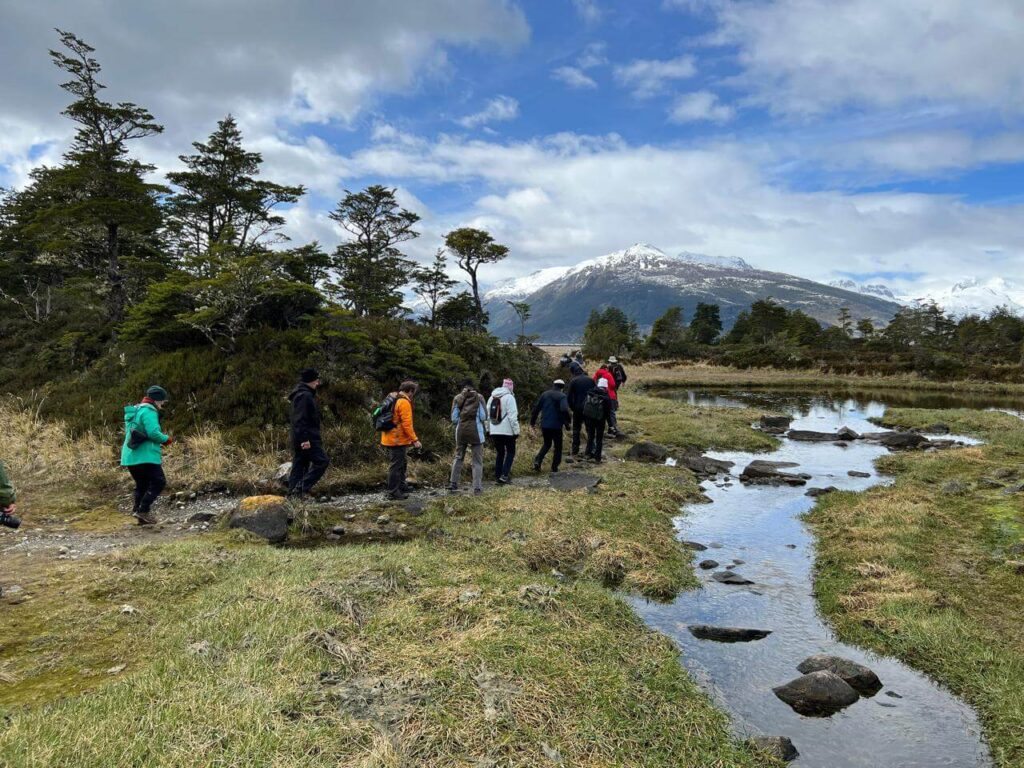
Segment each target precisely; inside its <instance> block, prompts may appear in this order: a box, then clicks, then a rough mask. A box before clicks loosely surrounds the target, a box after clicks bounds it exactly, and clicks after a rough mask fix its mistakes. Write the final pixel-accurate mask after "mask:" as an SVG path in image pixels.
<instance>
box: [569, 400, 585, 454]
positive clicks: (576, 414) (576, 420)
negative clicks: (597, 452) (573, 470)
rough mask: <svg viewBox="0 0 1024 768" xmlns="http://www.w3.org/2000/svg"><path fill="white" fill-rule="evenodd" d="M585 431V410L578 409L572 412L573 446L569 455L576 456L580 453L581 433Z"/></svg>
mask: <svg viewBox="0 0 1024 768" xmlns="http://www.w3.org/2000/svg"><path fill="white" fill-rule="evenodd" d="M582 430H583V410H582V409H579V408H577V409H576V410H575V411H573V412H572V446H571V448H570V449H569V453H570V454H571V455H573V456H575V455H576V454H577V453H579V452H580V432H581V431H582Z"/></svg>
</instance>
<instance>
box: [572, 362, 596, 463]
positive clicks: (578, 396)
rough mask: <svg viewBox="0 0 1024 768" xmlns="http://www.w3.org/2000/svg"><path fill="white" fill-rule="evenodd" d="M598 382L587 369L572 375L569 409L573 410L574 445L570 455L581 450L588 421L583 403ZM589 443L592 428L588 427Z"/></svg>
mask: <svg viewBox="0 0 1024 768" xmlns="http://www.w3.org/2000/svg"><path fill="white" fill-rule="evenodd" d="M595 386H597V385H596V384H594V380H593V379H592V378H590V376H588V375H587V373H586V371H584V370H583V369H582V368H580V372H579V373H577V374H576V375H575V376H573V377H572V380H571V381H570V382H569V395H568V399H569V410H570V411H572V445H571V447H570V449H569V455H570V456H576V455H578V454H579V452H580V432H581V431H582V430H583V426H584V424H585V423H586V419H585V418H584V416H583V404H584V403H585V402H586V401H587V393H588V392H590V390H592V389H593V388H594V387H595ZM587 444H588V445H589V444H590V429H589V428H588V429H587Z"/></svg>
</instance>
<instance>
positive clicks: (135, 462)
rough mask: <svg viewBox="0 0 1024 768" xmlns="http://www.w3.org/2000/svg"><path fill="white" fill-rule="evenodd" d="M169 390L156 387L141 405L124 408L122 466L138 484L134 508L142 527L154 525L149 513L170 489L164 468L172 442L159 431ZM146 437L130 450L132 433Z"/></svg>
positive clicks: (168, 436) (149, 390) (147, 394)
mask: <svg viewBox="0 0 1024 768" xmlns="http://www.w3.org/2000/svg"><path fill="white" fill-rule="evenodd" d="M167 397H168V396H167V390H166V389H164V388H163V387H157V386H153V387H150V388H149V389H147V390H146V396H145V397H144V398H142V402H141V403H139V404H138V405H126V406H125V407H124V443H123V444H122V446H121V466H122V467H127V468H128V472H129V473H130V474H131V476H132V480H134V481H135V504H134V506H133V507H132V515H134V516H135V517H136V518H137V519H138V521H139V525H153V523H155V522H156V518H154V517H153V515H152V514H151V513H150V509H151V508H152V506H153V502H154V501H156V500H157V497H158V496H159V495H160V493H161V492H162V491H163V489H164V487H166V485H167V478H166V476H165V475H164V470H163V467H162V466H161V458H162V454H163V448H164V446H165V445H170V444H171V443H172V442H173V438H172V437H171V436H170V435H165V434H164V433H163V432H162V431H161V430H160V410H161V409H162V408H163V407H164V405H166V403H167ZM133 432H138V433H141V435H145V438H146V439H145V440H143V441H142V442H141V443H139V444H138V445H136V446H135V447H134V448H133V447H131V445H130V443H131V442H132V433H133Z"/></svg>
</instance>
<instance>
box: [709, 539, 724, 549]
mask: <svg viewBox="0 0 1024 768" xmlns="http://www.w3.org/2000/svg"><path fill="white" fill-rule="evenodd" d="M708 546H709V547H711V548H712V549H721V548H722V547H724V546H725V544H723V543H722V542H720V541H712V542H711V543H710V544H708Z"/></svg>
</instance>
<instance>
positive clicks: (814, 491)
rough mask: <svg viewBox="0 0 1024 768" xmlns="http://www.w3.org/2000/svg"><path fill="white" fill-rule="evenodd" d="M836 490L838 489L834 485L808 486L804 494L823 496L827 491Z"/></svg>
mask: <svg viewBox="0 0 1024 768" xmlns="http://www.w3.org/2000/svg"><path fill="white" fill-rule="evenodd" d="M838 490H839V489H838V488H836V487H835V486H834V485H827V486H825V487H824V488H808V489H807V492H806V493H805V494H804V496H811V497H813V498H818V497H819V496H824V495H825V494H827V493H835V492H836V491H838Z"/></svg>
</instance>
